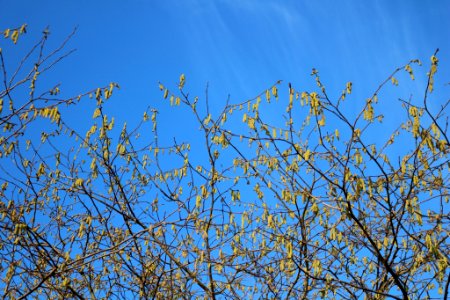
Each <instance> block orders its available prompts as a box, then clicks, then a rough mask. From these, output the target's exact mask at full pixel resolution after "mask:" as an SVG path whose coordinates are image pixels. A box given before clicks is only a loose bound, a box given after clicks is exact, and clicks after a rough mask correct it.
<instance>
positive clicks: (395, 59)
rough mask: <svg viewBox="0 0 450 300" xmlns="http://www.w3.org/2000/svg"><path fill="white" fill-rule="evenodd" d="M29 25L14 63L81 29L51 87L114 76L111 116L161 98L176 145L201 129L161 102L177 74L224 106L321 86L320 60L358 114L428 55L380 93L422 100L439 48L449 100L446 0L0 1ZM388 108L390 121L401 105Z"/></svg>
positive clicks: (69, 91) (5, 17) (440, 82)
mask: <svg viewBox="0 0 450 300" xmlns="http://www.w3.org/2000/svg"><path fill="white" fill-rule="evenodd" d="M23 23H27V24H28V33H27V35H26V36H25V37H23V38H22V37H21V40H20V41H19V45H18V46H17V47H14V48H12V49H16V50H17V52H15V53H14V55H16V54H17V55H16V57H15V58H16V59H17V60H19V59H20V58H21V57H22V55H23V53H25V52H21V51H22V50H23V51H25V50H26V49H29V47H30V46H31V45H32V44H33V41H36V40H38V39H39V38H40V32H41V31H42V30H44V29H45V28H46V27H49V29H50V32H51V35H50V40H49V49H51V48H52V46H53V47H55V46H56V45H59V43H60V42H61V41H63V40H64V38H65V37H66V36H67V35H68V34H70V32H71V31H72V30H73V29H74V28H75V27H78V31H77V34H76V35H75V37H74V38H73V40H72V41H71V42H70V44H69V45H68V49H71V48H76V49H77V51H76V52H75V53H73V54H72V55H71V56H70V57H68V58H67V59H65V60H64V61H63V62H61V63H60V64H58V66H57V67H56V68H55V69H54V70H53V71H52V72H50V74H49V75H48V77H46V78H47V80H48V82H49V86H53V85H54V84H57V83H62V86H61V90H62V94H63V95H67V96H72V95H74V94H78V93H79V92H83V91H86V90H88V89H92V88H96V87H99V86H105V85H107V84H108V83H109V82H111V81H113V82H117V83H119V84H120V86H121V89H120V90H119V91H118V92H115V94H114V96H113V97H112V98H111V99H110V100H108V102H109V104H108V106H107V109H108V113H110V114H111V115H113V116H114V117H115V118H116V120H117V123H119V124H121V123H122V122H124V121H128V122H131V123H132V122H133V120H134V121H135V123H137V122H138V121H139V120H140V119H141V117H142V113H143V111H144V110H145V109H146V107H148V106H151V107H156V108H158V109H159V110H160V112H161V114H160V116H161V119H160V122H159V126H160V127H161V128H164V131H163V133H167V134H166V135H165V136H163V138H165V139H166V140H167V142H170V141H171V140H172V136H174V135H176V136H179V137H181V139H180V140H179V141H180V142H181V141H188V142H191V141H192V137H193V136H196V135H195V134H194V133H192V129H193V127H190V126H187V125H186V124H185V122H186V118H185V115H183V111H180V110H172V109H171V108H170V107H169V105H164V103H162V101H161V99H162V95H161V92H160V90H159V88H158V82H162V83H164V84H165V85H167V86H168V87H171V88H173V89H175V88H176V84H177V82H178V78H179V76H180V74H181V73H184V74H186V78H187V84H186V91H189V93H190V94H191V95H199V96H203V95H204V94H205V87H206V85H207V83H208V84H209V99H210V101H211V105H212V106H213V107H214V108H216V109H220V108H221V107H223V105H225V102H226V100H227V98H228V97H230V99H231V101H233V102H241V101H244V100H246V99H249V98H253V97H254V96H256V95H257V94H259V93H261V92H262V91H264V90H265V89H267V88H269V87H270V86H271V85H272V84H273V83H275V82H276V81H277V80H284V81H285V82H292V84H293V85H294V87H295V88H296V90H300V91H303V90H307V91H312V90H317V87H316V85H315V81H314V79H313V78H312V77H311V76H310V73H311V69H312V68H316V69H317V70H319V72H320V74H321V78H322V80H323V82H324V83H325V85H326V86H327V90H328V91H329V95H330V96H331V97H332V98H334V99H336V98H338V97H339V96H340V94H341V92H342V90H343V89H345V84H346V82H348V81H351V82H353V87H354V92H353V93H352V95H351V96H350V97H349V98H351V100H352V101H354V102H355V112H356V107H357V106H358V105H359V107H361V106H362V105H363V103H364V101H365V100H366V99H367V98H368V97H371V96H372V93H373V92H374V91H375V90H376V88H377V87H378V86H379V84H380V83H381V82H382V81H383V80H384V79H386V77H387V76H388V75H389V74H390V73H391V72H392V71H393V70H394V69H395V68H396V67H398V66H401V65H404V64H406V63H407V62H408V61H409V60H411V59H420V60H421V61H422V62H423V66H422V67H417V68H416V67H414V70H415V74H416V80H415V81H414V82H411V80H409V76H408V74H407V73H406V72H404V74H403V76H402V77H399V81H400V87H398V88H396V90H395V93H392V91H391V92H389V93H386V94H383V97H380V98H382V99H380V101H396V100H397V99H398V98H403V99H408V98H409V97H410V96H411V95H412V97H413V99H418V100H417V101H420V99H421V98H422V97H423V93H424V91H425V87H426V72H427V69H428V67H429V63H430V56H431V55H432V54H433V53H434V52H435V50H436V49H437V48H439V49H440V51H439V54H438V57H439V60H440V62H439V69H438V73H437V75H436V77H437V85H436V86H435V89H436V92H435V93H433V96H432V97H431V98H430V106H431V107H432V108H435V109H436V108H437V107H438V105H439V103H444V100H446V99H443V98H442V97H441V98H440V96H443V95H448V94H449V89H450V84H447V83H450V1H447V0H434V1H431V0H428V1H419V0H408V1H407V0H398V1H394V0H378V1H377V0H371V1H363V0H353V1H350V0H342V1H337V0H325V1H312V0H311V1H306V0H302V1H294V0H292V1H291V0H286V1H281V0H278V1H277V0H260V1H257V0H240V1H238V0H235V1H232V0H217V1H213V0H185V1H182V0H180V1H175V0H161V1H156V0H154V1H150V0H149V1H144V0H78V1H74V0H72V1H69V0H59V1H56V0H53V1H50V0H40V1H36V0H27V1H25V0H0V31H1V30H3V29H5V28H9V27H18V26H20V25H22V24H23ZM16 50H15V51H16ZM6 57H11V52H9V53H8V54H7V55H6ZM445 97H448V96H445ZM383 98H384V99H383ZM284 100H287V99H284ZM384 103H386V102H384ZM386 105H387V106H386V107H389V106H388V105H389V104H386ZM280 107H281V111H285V105H282V106H280ZM82 109H83V106H82V107H81V109H78V110H77V109H75V113H74V114H73V116H69V118H70V117H72V121H76V122H78V121H79V120H81V122H80V124H79V125H80V126H83V124H84V123H83V122H82V121H83V120H84V119H83V118H85V120H86V121H87V120H88V121H89V122H93V121H92V118H91V116H92V112H93V111H92V110H86V111H83V110H82ZM350 113H351V112H350ZM387 114H388V116H387V118H386V119H387V120H386V124H387V126H389V124H390V123H389V122H390V120H393V119H395V118H396V117H397V115H398V111H391V112H390V111H389V109H388V110H387ZM389 114H390V115H389ZM86 126H87V125H86ZM196 126H197V127H198V125H196ZM120 127H121V126H120ZM194 129H195V127H194ZM36 130H37V131H40V130H39V129H36ZM390 132H392V131H391V130H389V133H390ZM380 134H382V133H380ZM192 142H195V141H192ZM400 146H401V145H400Z"/></svg>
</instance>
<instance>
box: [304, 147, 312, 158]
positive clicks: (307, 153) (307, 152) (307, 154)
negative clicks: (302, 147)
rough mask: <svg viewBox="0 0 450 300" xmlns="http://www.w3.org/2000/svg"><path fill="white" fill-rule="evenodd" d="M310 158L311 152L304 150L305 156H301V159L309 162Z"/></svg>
mask: <svg viewBox="0 0 450 300" xmlns="http://www.w3.org/2000/svg"><path fill="white" fill-rule="evenodd" d="M310 156H311V151H310V150H309V149H308V150H306V152H305V154H303V157H304V159H305V160H306V161H307V160H309V158H310Z"/></svg>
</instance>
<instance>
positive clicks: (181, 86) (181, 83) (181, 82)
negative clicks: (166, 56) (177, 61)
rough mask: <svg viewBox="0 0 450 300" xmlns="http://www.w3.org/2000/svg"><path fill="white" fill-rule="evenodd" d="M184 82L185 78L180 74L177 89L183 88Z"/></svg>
mask: <svg viewBox="0 0 450 300" xmlns="http://www.w3.org/2000/svg"><path fill="white" fill-rule="evenodd" d="M185 81H186V78H185V76H184V74H181V75H180V83H179V85H178V87H179V88H180V89H182V88H183V87H184V83H185Z"/></svg>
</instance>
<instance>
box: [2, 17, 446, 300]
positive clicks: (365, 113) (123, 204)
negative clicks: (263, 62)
mask: <svg viewBox="0 0 450 300" xmlns="http://www.w3.org/2000/svg"><path fill="white" fill-rule="evenodd" d="M25 32H26V26H25V25H23V26H21V27H17V28H11V29H6V30H4V31H3V36H4V39H3V40H2V42H1V44H0V45H5V46H2V48H3V50H1V49H0V73H1V75H0V76H1V85H2V86H1V88H0V126H1V128H2V133H1V136H0V170H1V171H0V186H1V188H0V213H1V216H0V226H1V229H2V230H1V231H0V274H1V275H0V277H1V284H0V288H1V289H2V293H3V294H4V295H5V296H4V297H5V298H8V299H26V298H29V297H31V298H33V297H34V298H42V297H44V298H52V299H53V298H60V299H65V298H78V299H106V298H108V299H110V298H111V299H122V298H142V299H175V298H176V299H192V298H207V299H225V298H226V299H228V298H229V299H252V298H257V299H259V298H263V299H291V298H301V299H316V298H317V299H319V298H336V299H341V298H342V299H362V298H365V299H388V298H389V299H427V298H428V299H430V298H444V299H448V296H449V294H450V292H449V285H450V268H449V262H450V261H449V260H450V244H449V234H450V227H449V225H450V209H449V204H448V201H449V188H450V180H449V169H450V163H449V153H450V141H449V135H448V112H449V110H448V105H449V101H450V100H448V99H444V100H442V99H439V102H437V103H439V104H438V105H436V104H430V102H433V101H435V103H436V99H435V98H436V97H435V96H434V95H435V93H433V90H434V89H435V88H440V87H441V86H442V84H435V76H436V73H437V70H438V62H439V60H438V56H437V54H438V51H436V53H434V54H433V55H432V56H431V60H430V61H429V62H427V63H426V65H427V69H428V71H427V81H426V82H425V83H424V84H423V87H422V88H423V89H422V90H423V94H421V95H413V96H412V97H411V98H410V99H406V100H405V99H399V100H397V99H394V100H393V99H383V97H382V96H380V95H381V93H382V91H383V90H384V89H387V88H388V86H390V85H394V86H396V85H399V84H400V83H399V80H398V79H397V78H399V77H401V76H404V74H406V75H409V76H410V77H411V80H414V72H415V71H416V68H417V67H418V66H419V65H421V62H420V61H419V60H417V59H414V60H411V61H409V62H407V63H406V64H404V65H402V66H400V67H398V68H397V69H395V70H393V71H392V72H391V73H390V74H389V75H388V76H387V77H386V78H385V79H384V80H383V81H382V82H381V83H380V85H379V87H378V88H377V89H376V90H375V91H370V92H368V94H367V99H366V100H364V101H360V100H358V99H353V98H352V88H353V86H352V83H351V82H348V83H347V85H346V86H345V87H343V88H342V89H343V90H342V92H341V91H339V92H338V93H336V91H332V92H329V91H328V90H327V88H326V83H325V82H323V81H322V79H321V77H320V73H319V71H318V70H315V69H313V70H312V73H311V80H313V81H315V83H316V84H317V88H316V89H314V90H309V91H304V90H302V88H301V87H296V86H294V84H291V83H285V82H283V81H276V82H275V83H274V84H273V85H272V86H269V87H268V88H267V89H266V90H263V91H260V92H255V96H254V98H252V99H248V100H245V101H240V102H239V101H238V102H232V101H227V102H226V103H225V102H224V103H223V105H222V107H221V108H220V109H217V107H214V108H213V107H210V101H209V100H208V97H207V93H206V96H191V95H190V93H189V78H188V76H185V75H184V74H182V75H180V77H179V80H178V84H176V85H175V84H174V85H170V84H166V83H160V84H159V89H160V91H161V97H160V98H161V100H162V101H161V103H152V106H150V107H149V108H148V109H147V110H146V111H145V112H143V114H142V115H140V116H138V117H139V121H138V122H136V121H135V120H136V116H132V117H133V118H132V119H131V118H130V122H129V123H124V124H116V122H115V119H114V116H110V115H109V114H108V106H110V105H121V104H115V103H113V102H111V101H113V98H112V99H110V98H111V97H112V96H113V94H114V93H116V92H117V89H118V88H119V85H118V84H117V83H114V82H113V83H106V84H105V86H103V87H99V88H93V89H92V90H88V91H82V92H80V93H79V94H76V95H72V96H67V95H64V92H63V91H61V90H60V86H59V85H58V84H56V85H51V83H49V82H47V81H46V80H45V74H47V73H48V72H51V71H52V68H53V66H54V65H55V64H57V63H64V61H62V62H61V60H62V59H63V58H64V57H66V56H67V55H68V54H70V53H71V51H67V50H66V49H65V47H66V43H67V41H68V39H70V37H71V35H70V36H69V37H68V39H67V40H65V41H62V43H61V45H60V46H59V47H57V48H55V49H50V50H48V49H47V46H46V42H47V40H48V38H49V36H48V32H47V31H44V32H43V34H42V37H41V39H39V40H38V41H37V42H36V44H35V45H34V46H33V47H31V49H30V50H29V52H28V53H25V55H24V56H23V59H22V60H20V61H19V63H18V64H17V65H15V66H11V65H10V64H9V62H8V58H10V57H12V56H13V55H14V49H15V48H14V45H15V44H16V43H20V41H21V39H22V35H23V34H24V33H25ZM6 48H7V49H6ZM7 50H8V51H7ZM428 65H429V66H428ZM420 71H422V70H421V69H420ZM41 78H43V79H41ZM155 88H157V86H155ZM331 95H333V96H331ZM335 95H338V96H335ZM87 102H91V103H92V102H93V103H94V104H95V107H94V108H93V109H92V110H89V111H88V114H89V115H90V116H92V118H91V121H90V122H91V123H90V124H81V125H80V124H71V122H68V121H67V117H68V115H70V114H71V112H72V110H73V108H74V107H75V106H76V105H86V103H87ZM168 105H172V106H173V109H178V110H182V112H183V114H184V115H185V116H186V118H191V119H192V120H193V121H194V122H196V128H197V130H196V131H195V132H194V133H193V135H195V138H194V139H191V140H179V138H178V137H177V138H176V139H172V142H170V143H168V141H170V139H168V138H167V136H165V137H164V138H162V137H161V136H160V132H161V128H160V126H159V125H158V124H159V123H158V121H159V120H160V119H161V118H170V115H162V113H160V112H159V109H158V108H159V107H161V106H168ZM394 106H397V107H398V110H399V111H401V113H399V115H398V117H397V119H396V122H397V123H395V124H394V123H392V122H389V123H383V112H385V111H388V110H392V109H393V107H394ZM86 107H87V108H89V107H90V106H89V105H87V106H86ZM280 107H281V109H280ZM274 112H280V113H276V114H275V113H274ZM133 120H134V121H135V122H134V123H133V122H132V121H133ZM72 123H73V122H72ZM130 124H131V125H130ZM85 127H86V128H88V129H87V130H85V129H84V128H85ZM164 135H167V130H165V131H164ZM385 137H387V138H386V139H385Z"/></svg>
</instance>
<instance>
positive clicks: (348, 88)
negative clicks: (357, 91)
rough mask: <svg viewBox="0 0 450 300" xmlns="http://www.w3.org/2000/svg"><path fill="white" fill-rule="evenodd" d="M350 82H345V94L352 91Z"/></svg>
mask: <svg viewBox="0 0 450 300" xmlns="http://www.w3.org/2000/svg"><path fill="white" fill-rule="evenodd" d="M352 85H353V84H352V83H351V82H347V85H346V92H347V94H351V93H352Z"/></svg>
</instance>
